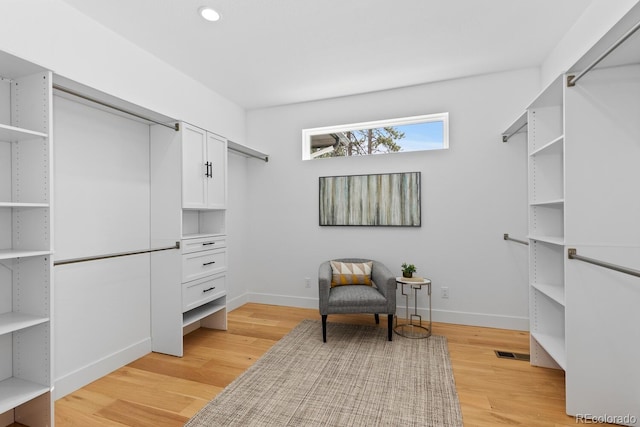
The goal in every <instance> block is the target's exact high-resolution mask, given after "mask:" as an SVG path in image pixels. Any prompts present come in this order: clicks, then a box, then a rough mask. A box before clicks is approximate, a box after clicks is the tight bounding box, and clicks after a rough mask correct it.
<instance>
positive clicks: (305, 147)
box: [302, 112, 449, 160]
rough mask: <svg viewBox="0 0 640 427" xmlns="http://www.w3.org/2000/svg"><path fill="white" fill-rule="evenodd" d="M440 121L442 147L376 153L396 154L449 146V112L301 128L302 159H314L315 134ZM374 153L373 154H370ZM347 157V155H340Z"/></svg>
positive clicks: (444, 148) (443, 148)
mask: <svg viewBox="0 0 640 427" xmlns="http://www.w3.org/2000/svg"><path fill="white" fill-rule="evenodd" d="M432 122H442V140H443V141H442V148H435V149H428V150H412V151H398V152H395V153H376V154H375V155H379V154H397V153H415V152H421V151H434V150H446V149H448V148H449V113H448V112H446V113H435V114H423V115H420V116H411V117H401V118H396V119H384V120H374V121H369V122H361V123H348V124H343V125H334V126H322V127H316V128H309V129H302V160H315V158H314V157H312V153H311V137H313V136H315V135H326V134H330V133H337V132H348V131H357V130H366V129H377V128H383V127H388V126H404V125H415V124H421V123H432ZM371 155H374V154H371ZM341 157H349V156H341ZM352 157H366V156H352Z"/></svg>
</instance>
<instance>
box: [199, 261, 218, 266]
mask: <svg viewBox="0 0 640 427" xmlns="http://www.w3.org/2000/svg"><path fill="white" fill-rule="evenodd" d="M215 263H216V262H215V261H211V262H205V263H204V264H202V266H203V267H204V266H205V265H211V264H215Z"/></svg>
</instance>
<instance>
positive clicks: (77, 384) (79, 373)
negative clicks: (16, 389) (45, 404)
mask: <svg viewBox="0 0 640 427" xmlns="http://www.w3.org/2000/svg"><path fill="white" fill-rule="evenodd" d="M150 352H151V338H150V337H149V338H146V339H144V340H142V341H140V342H137V343H135V344H132V345H130V346H129V347H126V348H124V349H122V350H120V351H118V352H116V353H113V354H110V355H109V356H106V357H103V358H102V359H99V360H96V361H95V362H92V363H91V364H89V365H86V366H83V367H82V368H80V369H77V370H75V371H73V372H71V373H69V374H66V375H63V376H61V377H60V378H56V380H55V386H54V389H53V399H54V400H57V399H60V398H61V397H64V396H66V395H67V394H69V393H72V392H74V391H76V390H78V389H79V388H81V387H84V386H85V385H87V384H89V383H91V382H93V381H95V380H97V379H98V378H101V377H103V376H105V375H107V374H109V373H111V372H113V371H115V370H116V369H118V368H121V367H123V366H125V365H126V364H128V363H131V362H133V361H134V360H136V359H139V358H141V357H142V356H144V355H145V354H149V353H150Z"/></svg>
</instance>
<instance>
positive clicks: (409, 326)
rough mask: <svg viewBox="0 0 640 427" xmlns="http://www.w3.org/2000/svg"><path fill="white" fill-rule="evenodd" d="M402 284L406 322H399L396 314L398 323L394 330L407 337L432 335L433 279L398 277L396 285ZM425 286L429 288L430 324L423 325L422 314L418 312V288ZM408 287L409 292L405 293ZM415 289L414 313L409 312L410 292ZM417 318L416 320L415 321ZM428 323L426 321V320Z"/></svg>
mask: <svg viewBox="0 0 640 427" xmlns="http://www.w3.org/2000/svg"><path fill="white" fill-rule="evenodd" d="M398 284H399V285H400V289H401V292H402V295H404V298H405V305H404V306H405V314H406V315H405V320H406V323H400V324H398V316H396V324H395V326H394V327H393V331H394V332H395V333H396V334H398V335H400V336H403V337H406V338H428V337H430V336H431V280H430V279H422V278H417V277H416V278H406V277H396V287H397V285H398ZM423 286H426V288H427V298H428V299H429V323H428V326H423V325H422V316H421V315H419V314H418V290H421V289H422V287H423ZM405 287H407V290H408V291H409V292H408V293H405ZM412 289H413V304H414V305H413V313H409V293H410V292H411V290H412ZM414 320H415V321H414ZM425 325H426V322H425Z"/></svg>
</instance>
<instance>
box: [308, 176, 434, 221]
mask: <svg viewBox="0 0 640 427" xmlns="http://www.w3.org/2000/svg"><path fill="white" fill-rule="evenodd" d="M318 190H319V191H318V195H319V198H318V199H319V209H318V213H319V225H320V226H361V227H362V226H365V227H380V226H382V227H421V226H422V207H421V173H420V172H398V173H383V174H365V175H338V176H321V177H319V182H318Z"/></svg>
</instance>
